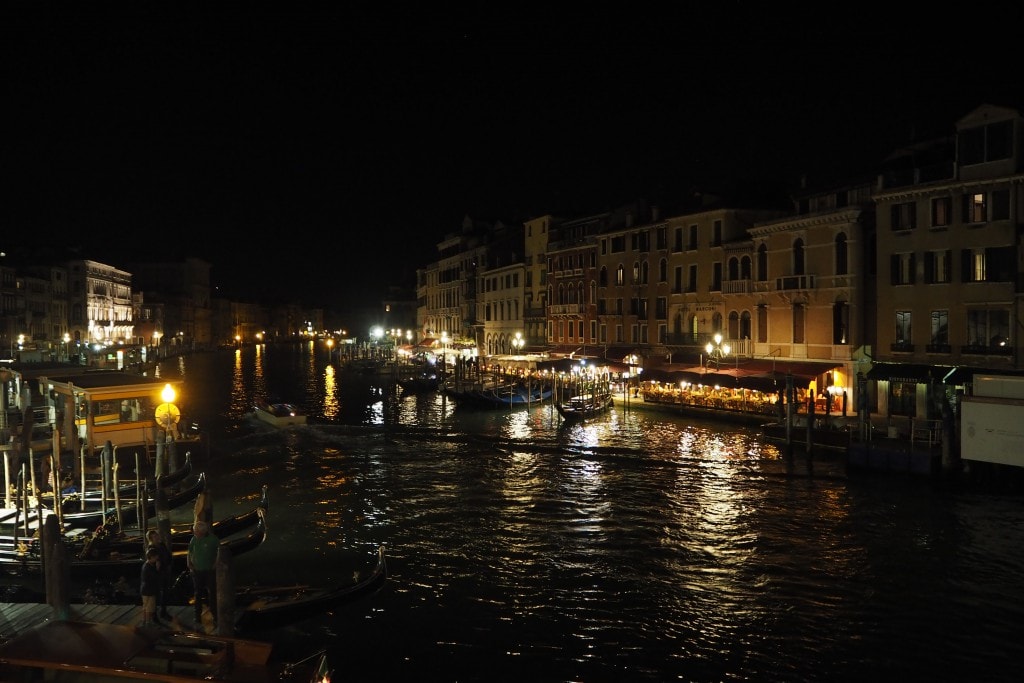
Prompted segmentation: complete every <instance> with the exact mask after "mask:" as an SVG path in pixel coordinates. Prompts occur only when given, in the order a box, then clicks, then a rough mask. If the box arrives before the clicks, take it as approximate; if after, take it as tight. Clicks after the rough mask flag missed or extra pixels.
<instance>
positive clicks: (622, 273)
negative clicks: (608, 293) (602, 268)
mask: <svg viewBox="0 0 1024 683" xmlns="http://www.w3.org/2000/svg"><path fill="white" fill-rule="evenodd" d="M615 284H617V285H619V286H620V287H621V286H622V285H624V284H626V267H625V266H623V265H622V264H621V263H620V264H619V269H618V270H616V271H615Z"/></svg>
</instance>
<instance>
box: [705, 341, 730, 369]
mask: <svg viewBox="0 0 1024 683" xmlns="http://www.w3.org/2000/svg"><path fill="white" fill-rule="evenodd" d="M704 350H705V351H707V354H708V359H707V362H706V363H705V364H704V372H707V367H708V365H710V364H711V361H712V360H713V361H715V370H716V371H718V370H720V369H721V367H722V359H723V358H725V357H726V356H728V355H729V351H730V350H731V349H730V348H729V345H728V344H723V343H722V333H721V332H716V333H715V337H714V344H712V343H711V342H708V343H707V345H706V346H705V347H704Z"/></svg>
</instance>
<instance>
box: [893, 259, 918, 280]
mask: <svg viewBox="0 0 1024 683" xmlns="http://www.w3.org/2000/svg"><path fill="white" fill-rule="evenodd" d="M890 263H891V272H890V278H889V284H893V285H912V284H914V265H915V263H914V254H913V253H912V252H908V253H904V254H893V255H892V256H891V261H890Z"/></svg>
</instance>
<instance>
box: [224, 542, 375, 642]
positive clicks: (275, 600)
mask: <svg viewBox="0 0 1024 683" xmlns="http://www.w3.org/2000/svg"><path fill="white" fill-rule="evenodd" d="M386 579H387V561H386V560H385V559H384V546H383V545H381V546H379V547H378V548H377V564H376V565H375V566H374V568H373V570H372V571H371V572H370V573H369V574H368V575H367V576H366V577H365V578H362V579H360V580H357V581H356V582H355V583H347V584H343V585H339V586H328V587H322V588H317V587H313V586H303V585H299V586H283V587H269V588H259V587H257V588H251V589H249V590H239V591H236V595H237V597H238V601H239V602H238V605H239V607H241V610H240V612H239V613H238V616H237V618H236V621H235V625H236V627H237V628H238V629H239V630H263V629H267V628H277V627H278V626H280V625H282V624H284V623H289V622H295V621H300V620H302V619H308V618H309V617H312V616H315V615H317V614H322V613H324V612H326V611H328V610H331V609H334V608H336V607H337V606H339V605H342V604H345V603H347V602H351V601H354V600H356V599H358V598H361V597H364V596H366V595H370V594H371V593H373V592H375V591H376V590H378V589H379V588H380V587H381V585H383V583H384V581H385V580H386Z"/></svg>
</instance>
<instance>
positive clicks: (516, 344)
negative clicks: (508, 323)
mask: <svg viewBox="0 0 1024 683" xmlns="http://www.w3.org/2000/svg"><path fill="white" fill-rule="evenodd" d="M525 345H526V340H525V339H523V333H522V332H516V336H515V338H514V339H513V340H512V354H513V355H516V356H518V355H519V353H520V352H521V351H522V350H523V346H525Z"/></svg>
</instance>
